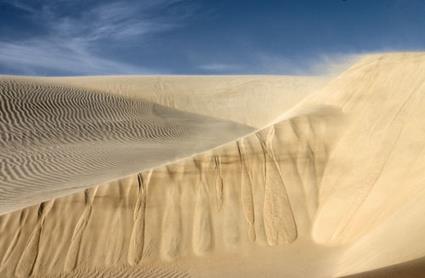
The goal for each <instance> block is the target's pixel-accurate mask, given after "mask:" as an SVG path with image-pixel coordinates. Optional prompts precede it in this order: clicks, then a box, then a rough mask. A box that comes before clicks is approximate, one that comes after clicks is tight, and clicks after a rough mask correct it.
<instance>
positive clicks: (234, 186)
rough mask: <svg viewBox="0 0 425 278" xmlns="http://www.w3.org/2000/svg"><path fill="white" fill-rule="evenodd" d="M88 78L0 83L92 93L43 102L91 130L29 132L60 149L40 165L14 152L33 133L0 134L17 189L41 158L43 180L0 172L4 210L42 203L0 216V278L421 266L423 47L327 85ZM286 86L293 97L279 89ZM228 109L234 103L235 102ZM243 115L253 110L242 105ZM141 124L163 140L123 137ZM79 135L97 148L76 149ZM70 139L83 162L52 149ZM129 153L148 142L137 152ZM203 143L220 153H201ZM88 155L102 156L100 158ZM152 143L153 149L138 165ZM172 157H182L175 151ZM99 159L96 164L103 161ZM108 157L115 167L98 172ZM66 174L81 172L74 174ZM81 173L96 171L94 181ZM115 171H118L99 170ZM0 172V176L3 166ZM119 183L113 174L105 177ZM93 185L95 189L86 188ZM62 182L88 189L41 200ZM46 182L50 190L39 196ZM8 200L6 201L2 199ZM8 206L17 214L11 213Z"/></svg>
mask: <svg viewBox="0 0 425 278" xmlns="http://www.w3.org/2000/svg"><path fill="white" fill-rule="evenodd" d="M102 80H103V79H102V78H101V77H90V78H63V79H57V78H53V79H51V78H43V79H28V78H24V79H16V78H8V77H4V78H3V80H2V82H3V83H1V84H10V85H8V86H6V88H9V87H15V88H17V89H15V90H10V89H7V90H6V89H4V88H3V87H2V94H1V95H2V97H4V96H7V95H8V94H7V93H6V94H5V93H3V92H4V91H6V92H15V93H13V94H12V93H9V95H12V96H20V94H21V95H22V96H21V98H26V97H27V95H28V94H29V93H30V92H32V94H34V92H37V90H38V88H41V89H40V91H41V92H47V94H52V97H54V96H56V95H58V96H62V95H63V92H67V93H65V95H66V96H67V97H68V96H69V95H71V96H72V95H75V94H76V95H77V96H78V97H75V99H77V100H78V99H86V97H85V96H89V95H90V96H93V97H91V98H89V100H88V101H89V103H90V104H89V105H88V106H87V107H86V108H85V109H83V108H79V109H77V108H75V107H76V106H71V105H70V103H72V102H66V101H65V102H64V101H59V100H58V101H57V102H55V103H61V104H63V106H62V107H61V106H60V105H59V106H58V107H60V108H57V111H58V113H59V114H61V113H60V112H61V111H67V110H66V108H67V107H70V106H71V107H74V108H73V109H71V111H70V112H69V113H63V114H64V115H79V116H77V118H78V119H80V120H79V121H76V120H74V121H73V122H78V123H74V124H77V125H82V124H83V123H84V119H86V118H87V119H90V120H91V121H94V122H95V124H97V125H95V126H94V128H92V129H89V131H90V132H92V133H93V134H90V135H86V136H81V134H75V133H74V132H73V131H74V129H72V128H71V127H70V129H67V128H62V129H59V131H58V133H55V130H56V129H51V130H52V132H51V133H49V134H48V135H38V137H32V138H40V139H38V140H39V141H41V142H42V143H43V142H44V141H43V140H46V146H47V145H49V144H47V142H54V143H55V146H56V145H59V146H60V148H63V149H60V150H59V151H58V152H54V154H52V156H53V157H54V159H52V160H50V159H48V158H49V156H47V155H44V153H46V154H48V153H49V152H48V150H49V149H48V148H47V147H46V149H37V151H40V150H42V151H41V152H42V153H43V155H44V156H43V157H42V158H41V159H40V161H41V162H43V163H41V162H40V163H38V164H36V165H35V166H32V167H24V166H25V165H27V164H28V162H26V161H27V160H29V159H27V157H31V156H26V153H25V152H24V153H21V152H18V151H19V150H22V149H23V146H25V149H23V150H25V151H26V150H27V148H26V146H27V145H24V144H23V143H26V142H27V141H28V142H27V143H28V144H29V146H31V147H32V148H34V147H33V146H37V147H38V145H37V144H38V142H37V140H30V139H27V141H25V140H23V141H22V142H23V143H22V145H19V146H18V147H16V148H15V149H12V147H13V146H14V145H13V144H11V143H10V142H11V141H4V142H6V143H3V144H4V149H5V150H6V152H5V153H6V154H8V153H9V154H8V156H5V157H6V158H8V157H9V156H10V157H12V156H15V157H17V158H16V159H15V160H14V161H15V164H13V165H16V167H15V168H16V169H17V170H16V171H17V172H18V174H20V175H21V176H19V175H18V174H16V176H17V177H20V178H21V179H22V182H28V181H31V179H33V178H34V176H36V174H37V173H39V171H37V169H38V168H40V167H44V165H45V164H48V163H49V162H50V161H53V162H52V163H51V166H50V168H51V169H52V170H50V172H49V173H50V176H51V177H52V179H51V180H49V179H48V178H44V179H43V180H42V179H40V180H38V181H37V183H36V184H35V185H34V186H31V183H29V184H30V186H24V185H18V184H13V183H12V182H13V181H14V180H13V179H10V178H9V179H5V178H3V179H2V182H3V184H2V186H1V189H2V190H4V193H3V192H2V193H1V195H0V198H3V199H1V200H4V202H3V201H2V202H1V205H3V204H5V205H3V207H4V208H7V209H6V210H11V209H14V210H16V209H18V208H19V206H22V205H26V204H29V203H36V202H37V201H38V202H40V201H41V199H43V200H46V201H44V202H43V203H40V204H37V205H35V206H32V207H28V208H25V209H21V210H16V211H14V212H10V213H8V214H5V215H3V216H1V217H0V233H1V236H0V250H1V251H0V274H2V275H3V276H5V277H14V276H16V277H28V276H29V275H33V276H35V277H116V276H122V277H238V276H239V277H342V276H347V275H354V274H358V275H360V276H359V277H362V275H364V277H375V276H373V275H377V276H376V277H391V276H389V275H391V274H396V273H401V274H400V275H405V277H410V276H408V275H409V273H423V272H422V270H421V268H420V267H419V268H418V267H417V265H418V263H415V262H419V265H421V263H420V262H421V261H418V260H417V259H419V258H421V257H424V256H425V245H424V244H423V243H422V242H423V240H422V235H423V234H424V232H425V222H424V221H422V218H423V215H424V213H425V206H424V205H423V204H424V203H425V199H424V198H425V195H424V192H425V191H424V190H423V180H424V176H423V173H424V172H425V171H424V170H425V169H424V166H425V164H424V163H423V161H425V160H424V157H423V149H424V146H425V144H424V142H425V132H424V129H423V124H424V119H425V110H424V109H423V107H425V97H424V96H425V95H424V92H425V54H423V53H392V54H391V53H390V54H383V55H369V56H365V57H363V58H361V59H360V60H359V61H358V62H357V63H356V64H354V65H353V66H351V67H350V68H349V69H348V70H346V71H345V72H343V73H342V74H341V75H339V76H338V77H336V78H334V79H331V80H330V81H329V82H328V83H326V85H325V79H322V78H307V77H295V78H293V79H291V78H290V77H226V78H220V77H212V78H207V77H202V78H201V77H143V78H138V77H111V78H105V79H104V80H105V81H104V82H103V81H102ZM291 82H292V83H291ZM28 84H29V85H28ZM59 84H63V85H59ZM285 84H286V85H285ZM288 84H292V85H288ZM293 84H295V85H293ZM303 84H304V85H303ZM2 86H5V85H2ZM285 86H286V87H285ZM46 88H53V89H46ZM65 88H66V90H65ZM174 88H175V90H174ZM197 88H199V91H200V92H201V93H200V94H199V95H197V94H196V91H197ZM226 88H227V89H226ZM285 88H286V89H285ZM297 88H298V89H297ZM294 90H295V91H299V92H300V96H299V97H298V96H297V97H293V95H291V94H293V93H294ZM58 91H59V93H58ZM244 91H246V93H244ZM20 92H27V93H26V94H22V93H20ZM60 92H62V93H60ZM184 92H186V93H184ZM278 92H280V94H279V93H278ZM226 93H227V94H229V95H232V93H233V95H234V99H233V100H232V101H229V107H228V110H227V109H225V108H224V107H223V105H224V104H225V103H226V98H227V97H228V96H227V95H226ZM36 95H37V94H36ZM190 95H193V96H194V98H193V99H191V98H189V96H190ZM104 96H105V97H106V96H107V99H105V97H104ZM52 97H49V99H51V98H52ZM273 98H275V99H276V103H273V102H272V101H271V100H272V99H273ZM18 99H19V98H18ZM36 99H37V98H36ZM58 99H60V98H58ZM102 100H103V101H104V102H102ZM121 100H122V102H123V103H121V102H120V101H121ZM124 100H126V101H131V103H128V102H126V101H124ZM262 100H265V102H264V103H262V102H261V101H262ZM46 101H47V100H46ZM90 101H91V102H90ZM149 101H150V102H149ZM82 102H83V103H84V101H82ZM152 102H155V103H157V104H152ZM186 102H187V103H188V105H187V107H185V105H184V104H185V103H186ZM285 102H286V103H287V106H282V109H281V110H280V112H279V105H280V104H281V103H285ZM3 103H6V104H7V105H8V107H12V105H16V107H18V108H19V107H29V106H30V103H31V98H29V99H25V101H24V102H23V103H20V104H19V105H18V104H15V103H14V97H13V98H10V99H8V100H7V102H3ZM28 103H29V104H28ZM101 103H105V105H104V108H102V109H99V110H100V112H99V113H100V114H90V113H88V111H91V109H89V107H91V106H92V105H95V104H97V105H100V104H101ZM135 103H137V104H135ZM139 103H140V104H139ZM241 103H245V104H246V105H247V107H248V108H247V109H246V110H244V109H242V105H241ZM159 104H162V105H166V106H169V107H168V108H165V107H163V106H159ZM273 104H275V105H273ZM55 105H56V104H55ZM55 105H53V106H55ZM146 106H148V107H150V109H146V108H145V107H146ZM32 107H33V109H34V107H35V106H32ZM79 107H81V106H79ZM83 107H84V106H83ZM100 107H102V106H101V105H100ZM111 107H112V108H111ZM152 107H155V109H154V108H152ZM255 107H258V110H256V111H254V112H252V110H255V109H254V108H255ZM18 108H15V109H10V108H9V110H6V111H10V110H16V109H18ZM268 108H269V110H268ZM33 109H21V110H22V111H28V112H22V113H20V115H25V117H24V116H21V118H22V119H26V118H30V119H31V113H32V112H31V111H33ZM75 109H76V110H77V111H76V112H72V110H75ZM132 109H135V110H132ZM175 109H179V110H175ZM153 110H154V111H159V112H156V113H154V112H152V111H153ZM183 110H185V111H186V112H183ZM49 111H56V110H55V109H53V110H49ZM126 111H127V114H125V113H124V112H126ZM128 111H134V112H133V113H130V112H128ZM223 111H225V112H223ZM187 112H193V113H196V114H191V113H187ZM251 112H252V113H253V114H251ZM263 112H265V113H264V114H263ZM40 113H41V112H40ZM87 113H88V114H87ZM102 113H103V114H102ZM114 113H115V114H114ZM121 113H124V115H125V116H123V118H121V119H126V121H123V122H124V123H123V130H124V131H125V132H123V133H121V132H118V131H121V130H119V129H118V128H120V127H121V125H120V123H121V121H119V120H117V119H120V118H119V115H121ZM256 113H257V114H256ZM9 114H10V113H9ZM53 114H55V113H53ZM152 114H154V115H155V117H154V116H152ZM83 115H87V117H86V116H83ZM90 115H93V116H90ZM128 115H132V116H133V118H132V117H130V116H128ZM201 115H202V116H201ZM252 115H254V116H252ZM85 117H86V118H85ZM17 118H19V117H17ZM33 118H37V117H33ZM72 118H74V119H75V116H73V117H71V119H72ZM218 118H220V119H221V120H218ZM2 119H9V120H5V121H3V122H2V123H4V124H3V126H6V127H8V128H9V130H13V131H14V132H18V131H19V129H16V127H20V126H24V127H27V126H28V127H31V128H34V126H38V125H39V123H37V122H34V123H32V125H24V122H25V121H24V122H22V120H19V119H18V120H11V119H13V117H10V116H9V118H2ZM30 119H29V120H28V121H30ZM38 119H39V118H38ZM46 119H48V120H45V121H42V123H44V122H47V123H50V122H51V123H52V124H53V123H55V120H54V119H56V118H53V117H51V118H46ZM59 119H60V120H59V121H58V122H57V125H59V126H61V125H63V126H65V127H67V125H65V123H67V122H66V121H64V120H63V119H64V118H59ZM65 119H66V117H65ZM100 119H102V121H101V122H100V123H99V121H100ZM104 119H109V120H108V121H110V122H112V123H113V126H112V127H111V128H110V129H107V128H105V129H104V128H99V126H103V125H105V124H106V123H105V122H108V121H106V120H104ZM171 119H173V121H171ZM174 121H175V122H174ZM88 122H89V123H91V122H90V121H88ZM236 122H237V123H236ZM108 123H109V122H108ZM115 125H116V126H117V127H116V126H115ZM106 126H108V125H107V124H106ZM145 126H146V127H149V128H150V129H152V130H162V129H160V128H158V126H159V127H163V130H164V131H163V132H161V131H152V132H146V133H143V132H141V131H139V133H137V132H135V131H133V130H135V129H136V130H137V128H142V130H143V128H144V127H145ZM152 126H153V127H152ZM247 126H252V127H255V128H256V131H255V132H254V130H253V129H251V128H249V127H247ZM43 128H44V127H43ZM149 128H148V130H149ZM179 128H180V129H181V131H179V132H177V131H175V130H178V129H179ZM111 129H112V130H113V131H114V130H117V131H116V132H112V133H111ZM145 129H146V128H145ZM16 130H17V131H16ZM49 130H50V129H49ZM77 130H82V128H80V127H79V128H77ZM155 132H156V133H155ZM151 133H152V134H156V137H155V136H150V135H149V134H151ZM8 134H13V133H11V132H10V131H9V133H8ZM18 134H19V133H18ZM43 134H44V133H43ZM164 134H165V135H164ZM65 135H66V136H65ZM43 136H46V139H44V138H45V137H43ZM97 136H98V137H97ZM107 136H112V137H113V136H119V137H117V138H118V139H117V138H105V137H107ZM143 136H145V137H143ZM199 136H202V137H199ZM121 137H123V138H124V139H121ZM163 137H164V138H163ZM25 138H26V137H25ZM84 138H100V139H98V140H93V142H95V143H96V144H92V145H90V144H88V143H87V142H86V141H90V140H87V139H84ZM195 138H196V140H195ZM65 139H66V140H68V141H64V142H62V141H61V140H65ZM3 140H5V139H3ZM55 140H56V141H55ZM73 140H74V141H78V140H83V143H82V145H84V144H87V146H86V147H85V148H83V149H82V151H81V152H82V154H80V153H79V152H78V151H76V149H75V148H70V149H66V148H65V146H66V145H67V144H74V143H73V142H74V141H73ZM216 140H220V141H216ZM12 142H13V141H12ZM58 142H59V143H62V144H63V145H65V146H62V145H61V144H58ZM78 142H79V141H78ZM90 142H91V141H90ZM111 142H112V143H111ZM195 142H198V145H195ZM36 143H37V144H36ZM201 143H202V144H201ZM51 144H53V143H51ZM109 144H110V145H109ZM223 144H224V145H223ZM140 145H142V146H145V145H146V146H149V147H147V148H143V147H142V149H141V150H140V153H138V152H136V151H135V150H136V149H137V147H138V146H140ZM217 145H222V146H220V147H218V148H213V147H215V146H217ZM42 146H45V145H42ZM95 146H100V147H102V151H99V153H100V154H98V153H97V152H96V151H95V150H96V148H95ZM106 146H108V148H107V147H106ZM152 146H153V150H154V153H152V155H151V156H148V158H151V160H150V161H149V162H146V159H147V156H146V152H147V151H148V150H149V151H151V148H152ZM164 146H168V149H167V148H166V147H164ZM182 146H184V147H182ZM195 146H196V147H197V149H196V148H195ZM177 148H181V149H180V151H179V152H178V153H177V154H175V153H173V152H174V151H176V149H177ZM28 149H30V148H28ZM92 149H93V150H92ZM77 150H78V148H77ZM65 151H68V152H65ZM202 151H204V152H202ZM62 152H65V154H66V155H63V154H62ZM93 152H94V153H93ZM104 152H106V154H107V156H101V154H102V155H103V153H104ZM201 152H202V153H201ZM76 154H78V156H77V157H80V156H83V157H87V159H89V158H92V157H95V158H96V157H98V158H99V160H100V162H101V163H98V164H96V163H88V162H85V161H84V160H81V161H79V160H76V162H73V159H70V158H73V156H74V155H76ZM143 154H145V155H143ZM170 154H172V155H170ZM132 155H134V156H132ZM184 156H186V158H185V159H183V160H179V161H177V162H174V163H168V164H166V165H164V163H165V162H171V161H172V160H173V159H175V158H176V157H179V158H182V157H184ZM131 157H134V158H133V160H127V159H128V158H131ZM159 158H160V159H159ZM55 159H61V160H60V161H59V162H56V160H55ZM110 161H115V164H112V166H111V165H109V164H108V163H110ZM127 161H131V163H130V162H127ZM144 163H151V164H144ZM9 164H10V163H4V164H3V165H9ZM92 164H93V165H92ZM30 165H31V164H30ZM72 165H78V166H79V167H77V168H76V169H80V168H83V170H81V171H83V172H82V173H80V172H78V171H76V170H72V169H73V168H72ZM85 165H89V166H90V167H92V168H96V167H101V166H102V165H105V168H102V169H101V170H99V172H96V171H94V170H93V169H92V168H90V167H82V166H85ZM98 165H101V166H98ZM4 167H10V166H4ZM37 167H38V168H37ZM59 167H62V169H61V168H59ZM114 167H116V169H131V171H128V172H125V173H123V172H113V169H114ZM15 168H13V169H15ZM147 168H149V169H147ZM3 169H5V168H3ZM20 169H23V170H20ZM26 169H33V170H32V171H29V170H26ZM34 169H35V170H34ZM55 169H59V170H56V171H54V170H55ZM66 169H71V170H68V171H65V170H66ZM143 169H147V170H143ZM3 171H4V170H3ZM25 171H26V172H25ZM117 171H118V170H117ZM21 172H22V174H21ZM105 172H106V173H107V174H106V173H105ZM1 173H2V177H7V173H9V172H7V171H5V172H4V173H5V174H4V173H3V172H1ZM25 173H26V175H24V174H25ZM117 173H119V174H117ZM131 173H135V174H133V175H130V174H131ZM122 176H127V177H125V178H121V179H118V178H119V177H122ZM47 177H48V176H47ZM64 177H66V178H64ZM94 177H95V178H96V179H99V181H98V182H96V181H97V180H93V182H92V180H91V179H94ZM112 179H116V180H115V181H111V180H112ZM17 180H18V179H17ZM11 181H12V182H11ZM41 181H45V183H43V182H41ZM87 181H90V182H87ZM70 182H76V183H78V185H79V186H78V188H76V189H75V190H76V191H78V190H81V189H82V188H87V187H89V186H90V188H89V189H86V190H85V191H84V192H80V193H76V194H73V195H69V196H66V197H62V198H56V199H49V198H50V197H56V196H60V195H65V194H68V193H69V192H70V191H69V187H68V186H69V183H70ZM91 185H96V186H91ZM51 189H56V191H54V194H57V195H49V196H48V197H49V198H47V197H46V198H44V196H46V195H44V194H46V193H45V192H49V190H51ZM8 192H16V194H15V195H13V194H12V195H10V196H11V197H10V196H8V195H7V194H8ZM21 192H25V193H26V195H25V194H22V195H20V193H21ZM42 194H43V195H42ZM23 196H25V198H26V199H25V198H24V197H23ZM39 196H41V197H39ZM12 197H14V198H15V199H11V198H12ZM32 197H34V198H33V199H31V198H32ZM38 197H39V199H36V198H38ZM10 200H13V202H12V201H10ZM14 203H18V204H19V205H18V206H16V207H13V204H14ZM8 204H9V205H8ZM413 260H417V261H413ZM409 261H411V262H409ZM392 265H394V266H392ZM397 271H399V272H397ZM400 271H402V272H400ZM403 271H404V272H403ZM409 271H410V272H409ZM366 272H367V273H366ZM359 273H362V274H359ZM382 273H384V274H382ZM49 275H50V276H49ZM367 275H369V276H367ZM370 275H372V276H370ZM379 275H381V276H379ZM382 275H384V276H382ZM385 275H387V276H385ZM406 275H407V276H406ZM415 275H416V274H415ZM355 277H356V276H355ZM401 277H403V276H401Z"/></svg>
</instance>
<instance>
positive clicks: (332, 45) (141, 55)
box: [0, 0, 425, 75]
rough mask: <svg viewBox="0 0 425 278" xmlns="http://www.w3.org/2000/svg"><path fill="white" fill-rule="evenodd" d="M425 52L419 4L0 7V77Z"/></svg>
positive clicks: (328, 1) (299, 65)
mask: <svg viewBox="0 0 425 278" xmlns="http://www.w3.org/2000/svg"><path fill="white" fill-rule="evenodd" d="M398 50H425V1H424V0H292V1H289V0H280V1H278V0H276V1H275V0H262V1H260V0H257V1H253V0H197V1H196V0H125V1H108V0H96V1H90V0H56V1H52V0H50V1H48V0H0V74H28V75H99V74H313V73H315V71H317V68H318V65H321V64H326V63H328V62H330V61H338V60H340V59H342V57H344V56H345V55H347V54H359V53H365V52H377V51H398Z"/></svg>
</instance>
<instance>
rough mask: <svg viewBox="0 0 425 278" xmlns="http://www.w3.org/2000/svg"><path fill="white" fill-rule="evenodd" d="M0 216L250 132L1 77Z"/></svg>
mask: <svg viewBox="0 0 425 278" xmlns="http://www.w3.org/2000/svg"><path fill="white" fill-rule="evenodd" d="M0 107H1V108H0V113H1V116H0V171H1V179H0V188H1V192H2V194H1V195H0V214H1V213H5V212H7V211H12V210H16V209H19V208H23V207H25V206H28V205H31V204H35V203H38V202H40V201H44V200H48V199H51V198H54V197H58V196H63V195H65V194H69V193H71V192H76V191H81V190H83V189H84V188H87V187H88V186H91V185H95V184H98V183H101V182H104V181H108V180H111V179H116V178H120V177H123V176H126V175H129V174H132V173H135V172H138V171H140V170H142V169H147V168H151V167H153V166H158V165H161V164H164V163H166V162H169V161H172V160H175V159H177V158H181V157H185V156H190V155H193V154H195V153H197V152H200V151H205V150H208V149H211V148H212V147H215V146H218V145H220V144H223V143H225V142H228V141H231V140H234V139H236V138H238V137H240V136H242V135H246V134H247V133H249V132H251V129H250V128H248V127H245V126H242V125H238V124H235V123H232V122H226V121H220V120H216V119H213V118H208V117H203V116H198V115H194V114H190V113H185V112H181V111H176V110H173V109H170V108H167V107H163V106H160V105H157V104H152V103H150V102H147V101H143V100H139V99H132V98H125V97H121V96H116V95H110V94H107V93H102V92H98V91H87V90H82V89H79V88H75V87H69V86H58V85H56V84H51V83H48V82H43V81H39V80H37V79H28V78H25V79H18V78H1V79H0Z"/></svg>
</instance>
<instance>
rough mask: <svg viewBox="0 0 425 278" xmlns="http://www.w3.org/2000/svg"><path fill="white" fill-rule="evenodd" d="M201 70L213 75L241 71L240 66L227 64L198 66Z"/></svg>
mask: <svg viewBox="0 0 425 278" xmlns="http://www.w3.org/2000/svg"><path fill="white" fill-rule="evenodd" d="M198 68H199V69H200V70H203V71H207V72H211V73H225V72H233V71H238V70H241V66H240V65H236V64H226V63H211V64H204V65H200V66H198Z"/></svg>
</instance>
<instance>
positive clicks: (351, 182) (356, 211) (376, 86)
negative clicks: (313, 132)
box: [313, 54, 425, 244]
mask: <svg viewBox="0 0 425 278" xmlns="http://www.w3.org/2000/svg"><path fill="white" fill-rule="evenodd" d="M324 92H326V93H329V94H328V95H329V97H323V95H321V96H320V100H319V99H318V100H317V101H320V102H321V103H323V101H324V102H325V103H327V104H329V105H335V106H337V107H341V109H342V110H343V111H344V114H345V115H347V117H348V118H349V119H350V124H348V125H347V126H346V127H345V128H344V129H345V131H344V135H343V136H342V137H341V138H340V140H339V142H338V144H337V145H336V146H335V148H334V150H333V153H332V156H331V162H330V164H329V165H328V166H327V168H326V170H325V173H324V177H323V180H322V184H321V186H322V187H321V191H320V203H321V208H320V210H319V213H318V215H317V219H316V221H315V227H314V230H313V236H314V238H315V239H316V240H317V241H319V242H321V243H326V244H341V243H349V242H352V241H353V240H355V239H356V238H359V237H361V236H362V235H365V234H366V233H368V232H369V231H371V230H372V229H374V228H375V227H377V226H379V225H380V224H381V223H383V222H384V221H385V220H387V219H388V218H389V217H390V216H391V215H392V214H394V213H395V212H396V211H397V210H398V209H400V208H401V207H402V206H404V205H406V204H407V203H408V202H410V201H413V199H412V197H414V196H417V194H419V193H421V192H422V190H423V187H422V181H423V173H424V167H425V164H423V163H422V162H423V160H424V159H423V158H424V156H423V149H424V142H425V132H424V129H423V123H424V122H423V121H424V120H423V119H424V118H425V110H424V109H423V108H424V107H425V94H424V92H425V56H424V55H423V54H393V55H382V56H379V55H377V56H370V57H366V58H364V59H363V60H362V61H360V62H359V63H358V64H357V65H355V66H354V67H353V68H351V69H350V70H348V71H347V72H345V73H344V74H343V75H341V76H340V77H339V78H338V79H337V80H335V81H334V82H332V83H331V84H329V86H327V87H326V88H325V89H324ZM341 173H347V174H345V175H341Z"/></svg>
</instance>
